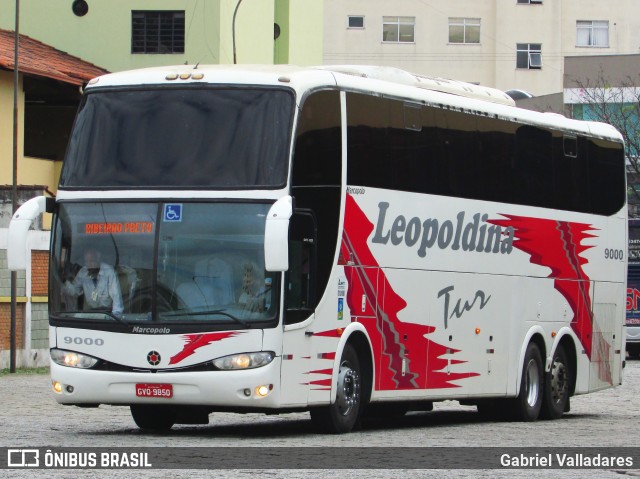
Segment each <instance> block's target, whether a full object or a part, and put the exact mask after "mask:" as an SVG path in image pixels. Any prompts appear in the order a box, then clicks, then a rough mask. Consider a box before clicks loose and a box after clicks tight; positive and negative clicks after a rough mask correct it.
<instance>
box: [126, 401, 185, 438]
mask: <svg viewBox="0 0 640 479" xmlns="http://www.w3.org/2000/svg"><path fill="white" fill-rule="evenodd" d="M131 416H132V417H133V420H134V422H135V423H136V425H137V426H138V427H139V428H140V429H142V430H144V431H157V432H159V431H168V430H169V429H171V428H172V427H173V425H174V424H175V423H176V419H177V418H178V410H177V409H176V408H175V407H172V406H163V405H156V404H132V405H131Z"/></svg>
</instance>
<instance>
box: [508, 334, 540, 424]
mask: <svg viewBox="0 0 640 479" xmlns="http://www.w3.org/2000/svg"><path fill="white" fill-rule="evenodd" d="M543 389H544V369H543V367H542V355H541V354H540V348H538V345H537V344H536V343H534V342H531V343H529V345H528V346H527V351H526V353H525V355H524V365H523V367H522V377H521V378H520V393H519V394H518V396H517V397H516V398H514V399H512V400H511V413H512V416H513V419H515V420H517V421H535V420H536V419H538V416H539V415H540V409H541V408H542V395H543Z"/></svg>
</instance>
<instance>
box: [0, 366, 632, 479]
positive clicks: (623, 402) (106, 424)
mask: <svg viewBox="0 0 640 479" xmlns="http://www.w3.org/2000/svg"><path fill="white" fill-rule="evenodd" d="M49 383H50V381H49V377H48V376H47V375H20V374H18V375H4V376H0V399H1V401H2V407H1V408H0V447H11V448H14V447H24V448H29V447H82V446H95V447H129V446H130V447H149V446H154V447H155V446H173V447H193V446H195V447H224V446H226V447H238V446H240V447H249V446H258V447H264V446H269V447H287V446H289V447H292V446H295V447H299V446H305V447H322V446H325V447H347V446H366V447H390V446H393V447H416V446H421V447H442V446H448V447H473V446H496V447H576V446H577V447H625V446H635V445H636V443H637V441H638V435H639V432H638V425H639V424H640V421H639V420H638V419H639V417H640V361H627V366H626V369H625V371H624V381H623V385H622V386H620V387H617V388H613V389H608V390H604V391H600V392H597V393H593V394H588V395H584V396H578V397H574V398H572V402H571V412H570V413H568V414H566V415H565V417H564V418H563V419H561V420H558V421H537V422H534V423H509V422H488V421H484V420H482V419H481V418H480V417H479V415H478V414H477V413H476V410H475V407H468V406H460V405H459V404H458V403H457V402H454V401H445V402H443V403H437V404H436V405H435V407H434V411H433V412H429V413H410V414H408V415H407V416H405V417H403V418H400V419H395V420H393V421H390V420H378V421H369V422H367V423H366V424H365V427H364V429H363V430H361V431H358V432H355V433H352V434H346V435H340V436H334V435H322V434H317V433H315V432H314V431H313V429H312V428H311V423H310V420H309V415H308V414H306V413H296V414H283V415H280V416H265V415H260V414H244V415H238V414H213V415H211V417H210V424H209V425H208V426H188V425H180V426H176V427H175V428H174V429H173V430H172V432H171V433H169V434H143V433H141V432H140V431H139V430H138V429H137V427H136V426H135V424H134V423H133V420H132V419H131V415H130V413H129V409H128V408H126V407H114V406H101V407H100V408H97V409H81V408H77V407H65V406H60V405H58V404H57V403H56V402H55V401H54V400H53V398H52V394H51V391H50V386H49ZM461 453H462V454H464V450H461ZM638 467H639V469H638V470H633V471H614V470H609V471H607V470H572V471H567V470H562V471H560V470H546V471H545V470H456V471H443V470H403V471H398V470H355V471H345V470H342V471H332V470H260V471H257V470H242V469H237V470H218V471H203V470H199V471H198V470H189V471H186V470H173V471H170V470H154V471H140V472H138V471H135V476H136V477H160V478H164V477H166V478H173V477H190V478H200V477H251V476H253V475H256V474H261V475H263V476H267V477H287V478H297V477H309V476H314V477H316V478H325V477H326V478H334V477H335V475H336V473H338V474H348V475H349V476H350V477H362V478H365V477H367V478H369V477H389V478H391V477H398V476H400V475H401V476H403V477H406V478H414V477H416V478H417V477H461V478H472V477H473V478H475V477H478V478H485V477H486V478H489V477H491V478H494V477H505V478H507V477H509V478H512V477H513V478H519V477H522V478H525V477H534V478H535V477H563V478H565V477H566V478H583V477H586V478H602V477H604V478H606V477H611V478H613V477H620V475H621V474H624V475H628V476H635V477H640V465H638ZM133 472H134V471H117V470H102V471H93V472H91V471H44V470H40V471H33V470H32V471H28V472H26V471H20V470H12V471H0V476H5V474H4V473H7V475H6V477H24V478H27V477H28V478H32V477H51V476H52V475H54V477H70V478H71V477H94V476H95V475H96V474H99V475H100V476H101V477H122V478H124V477H131V475H132V473H133ZM52 473H53V474H52Z"/></svg>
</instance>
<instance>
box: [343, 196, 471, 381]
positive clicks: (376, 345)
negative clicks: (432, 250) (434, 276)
mask: <svg viewBox="0 0 640 479" xmlns="http://www.w3.org/2000/svg"><path fill="white" fill-rule="evenodd" d="M344 225H345V226H344V234H343V238H342V245H341V252H340V254H341V257H342V258H349V263H348V265H347V266H345V273H346V275H347V281H348V282H349V289H348V293H347V304H348V305H349V308H350V309H351V315H352V317H357V319H358V321H359V322H360V323H361V324H362V325H364V327H365V328H366V329H367V332H368V333H369V337H370V338H371V342H372V347H373V349H374V355H375V357H376V361H379V362H377V364H376V377H377V380H378V382H377V384H376V385H375V388H376V389H379V390H394V389H424V388H450V387H459V385H457V384H455V383H454V382H453V381H456V380H459V379H465V378H468V377H471V376H477V375H478V374H477V373H453V372H450V373H447V372H446V368H447V366H448V365H449V364H450V363H449V361H448V360H447V359H444V358H442V356H443V355H445V354H447V353H449V354H450V353H455V352H457V351H456V350H452V349H450V348H447V347H446V346H443V345H441V344H438V343H435V342H434V341H431V340H430V339H427V338H426V337H425V335H427V334H429V333H432V332H433V331H435V327H433V326H427V325H421V324H416V323H407V322H403V321H400V319H399V318H398V313H399V312H400V311H401V310H403V309H404V308H405V307H406V305H407V303H406V301H405V300H404V299H403V298H402V297H400V296H399V295H398V294H397V293H396V292H395V291H394V289H393V287H392V286H391V284H390V283H389V281H388V280H387V277H386V275H385V274H384V272H383V271H382V270H381V269H380V268H379V264H378V262H377V261H376V259H375V258H374V256H373V254H372V252H371V250H370V249H369V246H368V245H367V239H368V238H369V236H370V235H371V233H372V232H373V228H374V225H373V223H371V221H369V219H368V218H367V217H366V215H365V214H364V213H363V212H362V210H361V209H360V207H359V206H358V205H357V203H356V201H355V200H354V199H353V197H352V196H351V195H347V201H346V211H345V222H344ZM360 266H371V267H369V268H365V267H360ZM363 295H364V297H365V298H366V304H365V305H364V306H365V310H366V311H365V313H363V314H362V317H360V315H359V314H358V312H360V311H361V310H362V306H363V305H362V298H363ZM383 297H384V301H382V299H383ZM403 359H404V367H403Z"/></svg>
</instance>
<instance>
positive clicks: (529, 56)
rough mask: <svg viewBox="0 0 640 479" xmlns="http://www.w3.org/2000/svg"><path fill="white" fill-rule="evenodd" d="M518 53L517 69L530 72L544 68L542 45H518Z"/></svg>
mask: <svg viewBox="0 0 640 479" xmlns="http://www.w3.org/2000/svg"><path fill="white" fill-rule="evenodd" d="M516 50H517V53H516V67H517V68H527V69H529V70H539V69H541V68H542V44H540V43H518V44H517V48H516Z"/></svg>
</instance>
